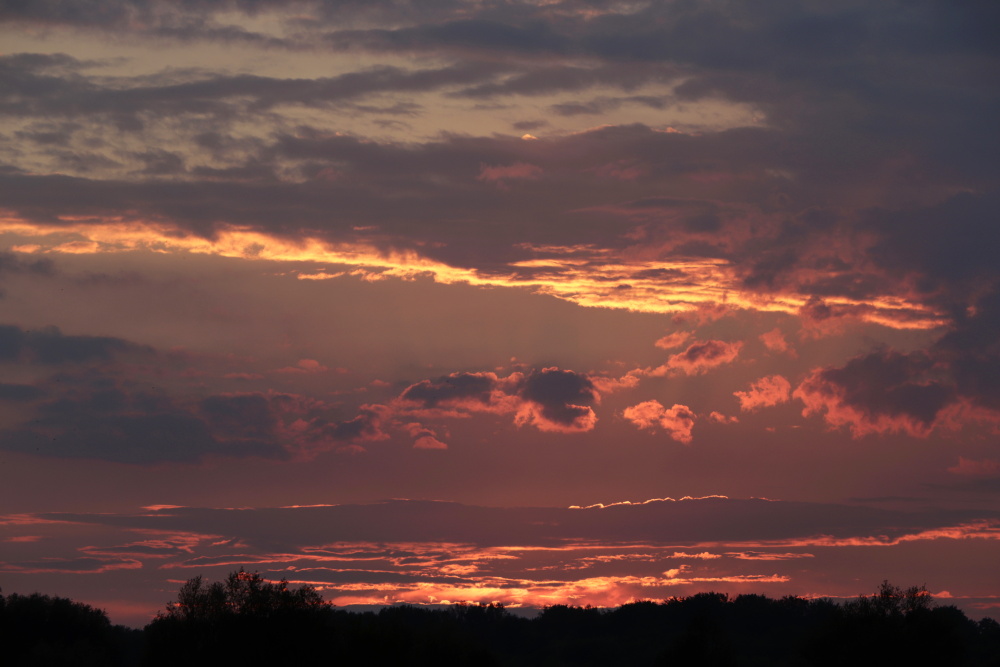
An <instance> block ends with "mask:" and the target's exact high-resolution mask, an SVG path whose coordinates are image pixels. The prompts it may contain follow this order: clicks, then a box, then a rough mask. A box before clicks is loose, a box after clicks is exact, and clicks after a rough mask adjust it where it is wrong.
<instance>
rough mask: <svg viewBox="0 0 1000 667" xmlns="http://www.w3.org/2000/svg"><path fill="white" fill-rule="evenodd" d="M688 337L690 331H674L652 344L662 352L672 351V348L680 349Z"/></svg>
mask: <svg viewBox="0 0 1000 667" xmlns="http://www.w3.org/2000/svg"><path fill="white" fill-rule="evenodd" d="M690 337H691V332H690V331H675V332H674V333H672V334H669V335H666V336H664V337H663V338H661V339H659V340H658V341H656V342H655V343H653V344H654V345H656V347H658V348H660V349H662V350H672V349H673V348H675V347H680V346H681V345H683V344H684V343H686V342H687V340H688V338H690Z"/></svg>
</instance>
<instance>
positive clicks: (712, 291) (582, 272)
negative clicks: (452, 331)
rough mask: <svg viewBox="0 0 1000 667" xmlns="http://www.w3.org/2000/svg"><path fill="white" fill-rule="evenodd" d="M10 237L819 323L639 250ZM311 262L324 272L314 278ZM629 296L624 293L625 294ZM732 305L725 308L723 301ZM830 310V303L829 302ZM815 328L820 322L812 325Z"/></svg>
mask: <svg viewBox="0 0 1000 667" xmlns="http://www.w3.org/2000/svg"><path fill="white" fill-rule="evenodd" d="M536 169H540V168H538V167H535V166H534V165H529V164H524V163H516V164H514V165H508V166H498V167H490V166H484V167H483V170H484V171H483V172H482V174H485V180H493V181H494V182H497V183H499V184H502V183H503V182H504V179H512V178H515V177H517V178H522V179H523V178H534V177H537V176H539V175H540V174H541V172H540V171H535V170H536ZM0 224H2V226H3V228H4V231H5V232H8V233H11V234H16V235H18V236H19V237H20V238H21V239H23V240H24V241H25V242H23V243H21V244H20V245H17V246H15V247H13V248H12V250H13V251H15V252H22V253H35V254H41V253H62V254H101V253H120V252H135V251H145V252H155V253H177V254H183V253H194V254H206V255H216V256H219V257H230V258H239V259H243V260H246V261H270V262H284V263H289V264H291V265H292V266H293V268H292V269H291V271H292V272H293V273H295V274H297V275H298V277H300V278H302V279H314V280H317V279H348V278H350V277H352V276H353V277H355V278H359V279H364V280H381V279H387V278H397V279H403V280H414V279H417V278H428V279H431V280H434V281H436V282H439V283H443V284H455V283H465V284H469V285H474V286H496V287H502V286H505V287H519V288H527V289H530V290H532V291H534V292H535V293H538V294H546V295H550V296H554V297H556V298H558V299H563V300H565V301H569V302H572V303H576V304H578V305H581V306H585V307H592V308H593V307H596V308H616V309H625V310H631V311H636V312H646V313H671V314H677V315H680V316H681V320H684V321H687V320H691V321H695V322H698V323H706V322H709V321H712V320H714V319H718V318H719V317H722V316H723V315H725V314H727V313H729V312H731V311H732V310H734V309H748V310H757V311H767V312H781V313H788V314H797V313H798V314H803V315H807V316H813V315H816V316H818V315H821V313H818V311H816V308H815V307H814V306H810V308H811V310H807V311H805V312H803V311H802V309H803V308H804V307H806V306H807V305H809V304H810V299H809V297H807V296H804V295H800V294H795V293H778V292H775V293H772V294H769V295H768V298H767V299H763V300H762V299H761V298H759V295H757V294H756V293H755V292H754V291H752V290H747V289H745V288H744V287H743V283H742V281H741V278H740V277H739V275H738V272H737V270H736V268H735V267H734V266H733V265H732V264H730V263H729V262H727V261H726V260H722V259H673V260H669V261H667V260H662V259H660V255H659V254H657V253H655V252H654V253H652V254H651V253H650V252H646V251H643V252H639V251H638V250H637V249H628V250H625V251H614V252H613V251H611V250H609V249H606V248H599V247H592V246H583V247H578V246H565V247H564V246H538V247H533V246H529V245H524V244H522V245H521V246H519V247H521V248H522V249H524V250H527V251H531V252H534V253H535V254H537V255H538V258H537V259H530V260H524V261H514V262H511V263H510V264H508V265H506V266H502V267H499V268H491V269H490V270H485V269H483V270H479V269H475V268H460V267H454V266H450V265H447V264H444V263H442V262H440V261H436V260H433V259H430V258H428V257H425V256H423V255H421V254H420V253H419V252H418V251H416V250H412V249H406V250H397V249H385V248H382V247H378V246H376V245H374V244H371V243H368V242H365V241H357V242H339V243H338V242H330V241H327V240H325V239H321V238H318V237H297V238H295V239H290V238H283V237H281V236H273V235H269V234H266V233H264V232H260V231H257V230H255V229H252V228H250V227H246V226H239V225H226V224H221V223H220V224H219V225H217V226H216V228H215V229H214V230H213V234H212V235H211V237H206V236H198V235H194V234H190V233H186V232H183V231H180V230H178V229H177V228H176V227H174V226H171V225H169V224H165V223H154V222H150V221H146V220H136V219H131V218H124V217H117V218H106V219H105V220H104V221H103V222H100V223H97V222H94V221H93V220H91V219H83V218H81V219H73V218H70V217H63V218H61V219H60V224H59V227H58V230H57V231H58V233H54V228H53V227H51V226H47V225H40V224H35V223H32V222H27V221H23V220H20V219H18V218H16V217H7V218H0ZM303 262H312V263H315V264H322V265H323V266H325V267H328V268H323V269H320V268H319V267H316V268H315V269H314V270H307V269H303V268H302V264H301V263H303ZM620 288H621V289H620ZM723 300H724V301H725V303H721V302H722V301H723ZM827 303H828V305H829V304H830V303H832V302H831V301H828V302H827ZM831 307H836V308H839V309H848V310H849V311H850V312H851V313H852V316H853V317H857V318H859V319H861V320H864V321H871V322H876V323H878V324H882V325H884V326H889V327H894V328H900V329H929V328H933V327H937V326H940V325H941V324H942V323H943V322H944V320H943V318H942V316H941V315H940V314H939V313H937V312H936V311H934V310H933V309H931V308H930V307H928V306H924V305H921V304H919V303H913V302H909V301H906V300H905V299H902V298H900V297H896V296H891V297H890V296H885V297H875V298H872V299H868V300H866V301H850V300H847V299H843V298H842V299H840V300H839V301H837V302H836V303H834V304H833V305H832V306H831ZM813 319H815V317H814V318H813Z"/></svg>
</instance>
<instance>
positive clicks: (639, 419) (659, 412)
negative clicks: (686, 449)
mask: <svg viewBox="0 0 1000 667" xmlns="http://www.w3.org/2000/svg"><path fill="white" fill-rule="evenodd" d="M622 416H624V417H625V419H627V420H629V421H630V422H632V423H633V424H635V425H636V426H637V427H639V428H641V429H649V430H656V429H657V428H661V429H663V430H664V431H666V432H667V434H668V435H669V436H670V437H671V438H673V439H674V440H676V441H678V442H683V443H685V444H687V443H689V442H691V429H693V428H694V422H695V416H696V415H695V414H694V413H693V412H691V408H689V407H687V406H686V405H676V404H675V405H674V406H673V407H672V408H670V409H669V410H668V409H667V408H665V407H663V405H662V404H661V403H660V402H659V401H655V400H654V401H645V402H643V403H639V404H638V405H633V406H632V407H630V408H625V411H624V412H623V413H622Z"/></svg>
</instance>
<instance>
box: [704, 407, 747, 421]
mask: <svg viewBox="0 0 1000 667" xmlns="http://www.w3.org/2000/svg"><path fill="white" fill-rule="evenodd" d="M708 418H709V419H710V420H711V421H714V422H718V423H720V424H738V423H739V421H740V418H739V417H737V416H736V415H732V416H727V415H724V414H722V413H721V412H715V411H714V410H713V411H712V412H711V413H709V415H708Z"/></svg>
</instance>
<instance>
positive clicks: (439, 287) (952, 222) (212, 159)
mask: <svg viewBox="0 0 1000 667" xmlns="http://www.w3.org/2000/svg"><path fill="white" fill-rule="evenodd" d="M998 23H1000V4H997V3H996V2H994V1H993V0H969V1H968V2H961V3H956V2H952V1H951V0H914V1H903V0H886V1H885V2H878V3H872V2H867V1H861V0H857V1H854V0H843V1H840V2H836V3H830V2H821V1H819V0H817V1H810V0H795V1H792V0H761V1H760V2H753V3H744V2H734V1H726V0H663V1H659V2H656V1H652V2H651V1H646V2H643V1H635V2H630V1H613V0H573V1H570V0H425V1H422V2H416V1H407V0H393V1H389V0H365V1H363V2H362V1H360V0H357V1H352V0H303V1H301V2H295V1H278V0H228V1H220V2H207V1H205V0H102V1H100V2H78V1H70V0H42V1H38V2H35V1H32V2H22V1H14V2H4V3H0V45H2V46H0V587H2V590H3V591H4V593H7V594H9V593H14V592H19V593H30V592H34V591H38V592H42V593H46V594H50V595H59V596H65V597H71V598H73V599H75V600H78V601H81V602H86V603H88V604H92V605H94V606H97V607H100V608H103V609H106V610H107V611H108V614H109V616H110V618H111V620H112V621H113V622H117V623H127V624H130V625H136V626H141V625H143V624H144V623H146V622H148V620H150V619H151V618H152V617H153V615H154V614H155V613H156V612H157V611H158V610H160V609H163V607H164V606H165V604H166V603H167V602H168V601H170V600H171V599H173V598H174V597H175V595H176V591H177V589H178V587H179V585H180V584H181V583H183V582H184V581H185V580H187V579H189V578H191V577H194V576H197V575H203V576H205V577H206V578H207V579H210V580H217V579H220V578H222V577H224V576H225V575H226V574H227V573H228V572H230V571H232V570H234V569H237V568H238V567H240V566H244V567H246V568H247V569H249V570H255V571H259V572H260V573H261V574H262V575H264V576H265V577H268V578H271V579H280V578H287V579H288V580H289V582H291V583H293V584H296V585H298V584H305V583H308V584H311V585H313V586H316V587H317V589H318V590H319V591H320V592H321V594H322V595H323V596H324V597H325V598H326V599H327V600H329V601H331V602H333V603H334V604H337V605H370V604H392V603H398V602H409V603H414V604H427V603H436V604H441V603H454V602H460V601H473V602H494V601H496V602H503V603H504V604H506V605H508V606H509V607H511V608H532V607H541V606H545V605H551V604H574V605H587V604H591V605H595V606H614V605H618V604H622V603H625V602H628V601H630V600H639V599H654V600H655V599H665V598H669V597H672V596H685V595H690V594H693V593H696V592H700V591H708V590H712V591H721V592H727V593H730V594H734V595H735V594H740V593H760V594H764V595H768V596H771V597H781V596H784V595H802V596H807V597H830V598H833V599H843V598H850V597H853V596H857V595H859V594H863V593H871V592H873V591H874V590H875V589H876V588H877V586H878V585H879V583H881V582H882V580H884V579H888V580H889V581H890V582H892V583H894V584H896V585H900V586H904V587H905V586H911V585H926V587H927V588H928V590H930V592H931V593H932V594H933V595H935V597H936V598H937V599H938V600H939V602H941V603H944V604H954V605H956V606H959V607H960V608H961V609H963V610H964V611H966V613H968V614H969V615H970V616H972V617H974V618H979V617H982V616H984V615H987V616H993V617H998V616H1000V572H998V570H997V568H996V563H997V561H998V560H1000V336H998V332H1000V261H998V260H997V257H998V255H1000V187H998V186H1000V163H998V161H997V159H996V158H997V155H1000V132H998V130H997V126H996V119H997V118H1000V95H998V94H997V81H1000V43H998V42H997V40H996V39H995V35H994V34H993V33H994V31H993V26H995V25H997V24H998Z"/></svg>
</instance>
